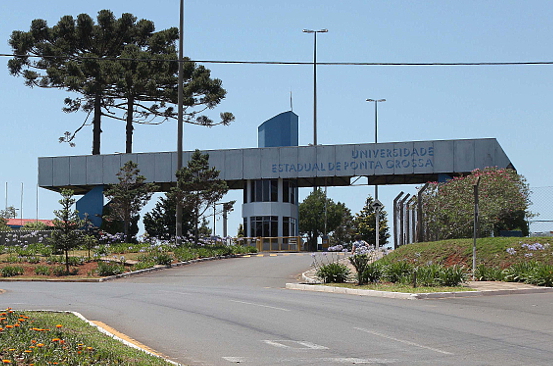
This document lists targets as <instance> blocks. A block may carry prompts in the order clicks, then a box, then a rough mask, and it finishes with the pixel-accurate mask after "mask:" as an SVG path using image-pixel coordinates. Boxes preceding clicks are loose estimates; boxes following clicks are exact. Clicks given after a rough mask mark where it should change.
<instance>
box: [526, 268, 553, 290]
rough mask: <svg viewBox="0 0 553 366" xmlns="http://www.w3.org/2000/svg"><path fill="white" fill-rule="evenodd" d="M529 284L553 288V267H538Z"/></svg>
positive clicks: (529, 279) (533, 272)
mask: <svg viewBox="0 0 553 366" xmlns="http://www.w3.org/2000/svg"><path fill="white" fill-rule="evenodd" d="M527 282H528V283H530V284H532V285H538V286H547V287H553V266H552V265H549V264H539V265H537V266H536V267H535V268H534V270H533V271H532V273H531V275H530V277H529V278H528V280H527Z"/></svg>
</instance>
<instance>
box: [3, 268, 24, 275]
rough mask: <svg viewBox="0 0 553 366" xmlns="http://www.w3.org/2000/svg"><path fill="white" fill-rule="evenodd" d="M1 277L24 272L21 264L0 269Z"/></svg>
mask: <svg viewBox="0 0 553 366" xmlns="http://www.w3.org/2000/svg"><path fill="white" fill-rule="evenodd" d="M0 273H1V274H2V277H13V276H20V275H22V274H23V273H25V270H24V269H23V267H21V266H6V267H2V268H1V269H0Z"/></svg>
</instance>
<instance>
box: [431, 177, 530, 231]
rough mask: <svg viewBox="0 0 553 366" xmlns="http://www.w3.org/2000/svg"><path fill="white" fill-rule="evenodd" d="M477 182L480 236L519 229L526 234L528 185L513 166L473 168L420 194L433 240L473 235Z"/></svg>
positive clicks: (528, 203)
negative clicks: (465, 173) (476, 185)
mask: <svg viewBox="0 0 553 366" xmlns="http://www.w3.org/2000/svg"><path fill="white" fill-rule="evenodd" d="M477 178H480V183H479V189H478V191H479V228H480V230H479V233H478V235H479V236H490V235H491V234H492V233H495V234H496V235H498V234H499V231H500V230H505V229H518V230H522V232H523V233H524V235H528V223H527V222H526V219H527V218H528V217H529V216H531V214H530V212H529V211H528V207H529V205H530V188H529V185H528V184H527V183H526V179H525V178H524V177H523V176H522V175H519V174H517V172H516V171H514V170H512V169H498V168H485V169H483V170H480V169H476V170H474V171H473V172H471V174H469V175H467V176H464V177H455V178H453V179H451V180H449V181H447V182H444V183H436V182H434V183H431V184H430V185H429V186H428V189H426V191H425V192H424V194H423V197H422V204H423V215H424V227H425V229H426V231H427V233H430V236H431V237H432V238H433V239H452V238H468V237H472V235H473V230H474V229H473V224H474V188H473V186H474V184H475V183H476V179H477Z"/></svg>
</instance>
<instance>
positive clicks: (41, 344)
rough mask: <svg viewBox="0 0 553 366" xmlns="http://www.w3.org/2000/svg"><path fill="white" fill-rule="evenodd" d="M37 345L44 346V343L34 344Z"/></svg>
mask: <svg viewBox="0 0 553 366" xmlns="http://www.w3.org/2000/svg"><path fill="white" fill-rule="evenodd" d="M36 346H37V347H44V343H39V344H37V345H36Z"/></svg>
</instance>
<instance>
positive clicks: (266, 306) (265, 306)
mask: <svg viewBox="0 0 553 366" xmlns="http://www.w3.org/2000/svg"><path fill="white" fill-rule="evenodd" d="M229 301H232V302H237V303H239V304H246V305H253V306H259V307H262V308H269V309H274V310H282V311H291V310H288V309H283V308H277V307H275V306H269V305H262V304H254V303H253V302H246V301H239V300H229Z"/></svg>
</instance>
